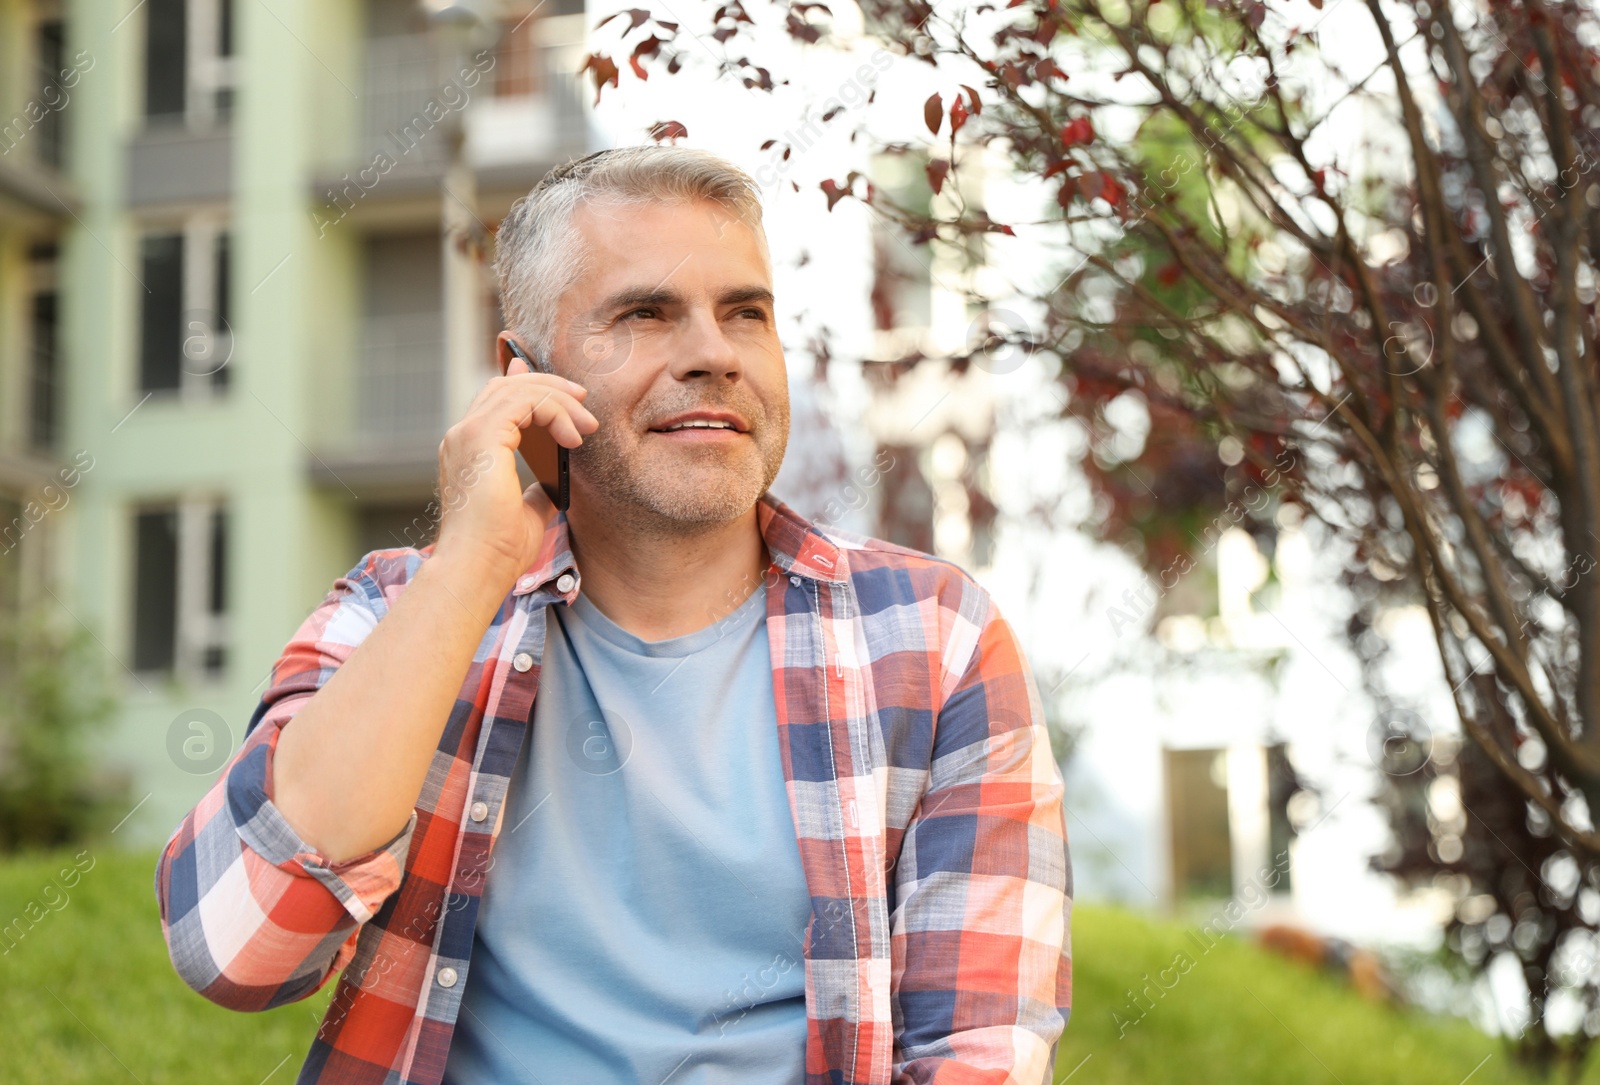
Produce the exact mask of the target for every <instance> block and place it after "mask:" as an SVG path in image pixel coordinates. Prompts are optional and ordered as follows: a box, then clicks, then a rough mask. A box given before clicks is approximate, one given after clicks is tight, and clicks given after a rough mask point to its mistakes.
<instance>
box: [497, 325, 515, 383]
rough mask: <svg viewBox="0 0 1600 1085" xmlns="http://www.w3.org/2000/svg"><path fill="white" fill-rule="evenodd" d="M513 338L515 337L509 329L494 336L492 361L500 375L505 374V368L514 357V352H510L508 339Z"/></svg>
mask: <svg viewBox="0 0 1600 1085" xmlns="http://www.w3.org/2000/svg"><path fill="white" fill-rule="evenodd" d="M513 338H515V336H514V334H513V333H512V332H509V331H503V332H501V333H500V334H499V335H497V336H495V337H494V361H495V366H496V367H497V368H498V369H499V370H500V375H501V376H502V377H503V376H505V375H506V369H507V367H508V366H510V365H511V360H512V359H513V358H515V357H516V355H515V354H513V353H511V346H510V341H511V340H512V339H513Z"/></svg>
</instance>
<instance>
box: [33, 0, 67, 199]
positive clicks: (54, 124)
mask: <svg viewBox="0 0 1600 1085" xmlns="http://www.w3.org/2000/svg"><path fill="white" fill-rule="evenodd" d="M36 49H37V54H38V60H37V63H38V65H39V74H38V76H37V77H36V81H37V83H38V88H37V90H38V95H39V102H40V104H41V105H43V106H44V107H45V114H44V116H43V117H41V118H40V119H39V146H38V148H37V151H38V154H39V160H40V161H41V162H43V163H45V164H46V165H49V166H54V167H55V168H56V169H60V168H61V163H62V159H63V150H64V147H65V143H66V141H65V133H64V132H63V130H62V118H63V116H65V114H66V108H65V107H66V104H67V102H68V101H70V92H68V91H66V90H64V89H62V86H61V83H60V79H61V73H62V72H63V71H67V70H69V69H68V65H67V39H66V34H65V32H64V31H63V29H62V24H61V20H60V19H59V18H50V19H42V20H40V22H39V28H38V31H37V35H36Z"/></svg>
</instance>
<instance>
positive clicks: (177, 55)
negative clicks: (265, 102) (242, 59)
mask: <svg viewBox="0 0 1600 1085" xmlns="http://www.w3.org/2000/svg"><path fill="white" fill-rule="evenodd" d="M233 3H234V0H146V3H145V7H146V15H145V54H144V59H145V75H144V112H145V116H146V117H147V118H150V119H152V120H163V121H168V122H171V121H183V122H185V123H187V124H188V125H189V127H190V128H194V129H200V130H203V129H205V128H208V127H210V126H211V125H212V124H214V123H216V122H217V121H225V120H227V119H228V117H229V116H231V115H232V113H233V91H234V85H235V70H234V56H233V25H234V19H233V14H234V13H233Z"/></svg>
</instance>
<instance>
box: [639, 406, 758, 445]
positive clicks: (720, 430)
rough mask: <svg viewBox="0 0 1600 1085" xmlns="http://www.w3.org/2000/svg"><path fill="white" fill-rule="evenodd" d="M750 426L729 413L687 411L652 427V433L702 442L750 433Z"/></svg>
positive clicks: (740, 418)
mask: <svg viewBox="0 0 1600 1085" xmlns="http://www.w3.org/2000/svg"><path fill="white" fill-rule="evenodd" d="M749 429H750V427H749V425H748V424H746V422H745V420H744V419H743V418H742V417H740V416H739V415H737V414H733V413H731V412H729V411H687V412H685V413H683V414H679V415H673V416H672V417H670V418H666V419H663V420H662V421H661V422H659V423H657V424H656V425H654V426H651V427H650V432H651V433H660V434H664V435H665V434H671V435H673V436H676V437H680V438H683V437H689V438H700V439H702V440H715V439H719V438H720V439H726V438H727V437H731V436H735V435H737V434H743V433H748V432H749Z"/></svg>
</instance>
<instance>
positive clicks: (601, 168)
mask: <svg viewBox="0 0 1600 1085" xmlns="http://www.w3.org/2000/svg"><path fill="white" fill-rule="evenodd" d="M590 200H594V201H604V202H606V203H609V204H615V205H619V206H624V207H627V206H638V205H641V204H650V203H665V204H678V203H687V202H690V201H692V200H713V201H715V202H717V203H719V204H721V205H722V206H723V207H725V208H726V209H727V210H728V211H730V212H731V213H732V214H734V215H735V216H736V217H737V218H739V219H740V220H741V221H742V222H744V223H745V225H747V226H749V227H750V229H751V230H752V231H753V232H754V233H755V235H756V238H757V239H758V240H759V241H760V242H761V244H762V248H763V250H765V248H766V234H765V232H764V231H763V228H762V225H761V199H760V190H759V189H758V188H757V186H756V183H755V182H754V181H753V180H752V179H751V178H750V175H749V174H747V173H745V172H744V171H743V170H741V169H740V168H739V167H738V166H735V165H734V164H733V163H731V162H729V161H727V160H726V159H724V158H720V157H718V156H717V155H714V154H712V153H710V152H709V151H703V150H699V149H697V148H693V147H675V146H670V145H662V144H645V145H643V146H637V147H616V148H612V149H610V150H604V151H596V152H594V153H593V154H589V155H585V156H584V157H582V158H578V159H574V160H572V161H570V162H565V163H562V164H561V165H559V166H557V167H555V168H554V169H552V170H551V171H550V172H549V173H547V174H545V176H544V179H543V180H541V181H540V182H539V183H538V184H537V185H535V186H534V188H533V190H532V191H530V192H529V193H528V194H527V195H526V196H523V197H522V198H521V199H519V200H517V202H516V203H514V204H512V205H511V210H510V211H508V212H507V213H506V217H505V219H504V220H503V221H502V222H501V223H500V228H499V230H498V232H497V233H496V235H495V274H496V276H497V277H498V279H499V286H500V306H501V310H502V312H503V313H504V315H505V321H506V327H507V328H509V329H510V330H511V331H514V332H516V333H517V334H518V335H519V336H520V337H522V339H523V342H524V343H525V344H526V345H527V346H528V347H530V348H531V353H532V355H533V361H534V366H535V368H537V369H540V370H542V371H544V372H546V373H549V372H551V371H552V366H551V363H552V358H553V351H554V347H555V335H556V328H555V318H556V306H557V303H558V302H559V301H560V298H561V295H562V294H564V293H566V292H567V291H568V290H570V289H571V288H572V286H573V284H574V283H576V282H577V281H578V279H579V277H580V276H582V274H583V273H584V272H585V271H587V270H588V269H589V256H590V254H589V252H588V251H587V250H586V249H584V248H583V247H582V246H581V245H580V244H579V241H580V237H579V234H578V231H577V230H575V229H574V228H573V226H572V216H573V213H574V212H575V211H576V210H577V209H578V205H579V204H581V203H584V202H586V201H590Z"/></svg>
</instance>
